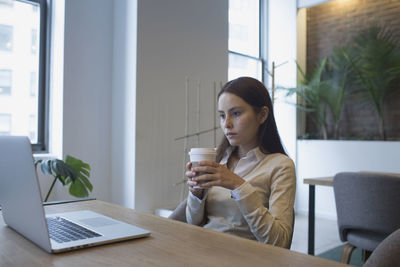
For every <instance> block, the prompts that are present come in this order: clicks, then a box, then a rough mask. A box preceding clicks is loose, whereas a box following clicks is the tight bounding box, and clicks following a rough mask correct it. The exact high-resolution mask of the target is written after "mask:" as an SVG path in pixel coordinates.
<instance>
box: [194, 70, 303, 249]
mask: <svg viewBox="0 0 400 267" xmlns="http://www.w3.org/2000/svg"><path fill="white" fill-rule="evenodd" d="M218 111H219V114H220V123H221V129H222V130H223V132H224V135H225V136H224V138H223V140H222V142H221V144H220V145H219V147H218V149H217V161H216V162H219V163H216V162H210V161H202V162H200V166H198V167H193V168H192V164H191V163H190V162H189V163H188V164H187V172H186V176H187V177H188V186H189V191H190V192H189V196H188V199H187V206H186V220H187V222H188V223H191V224H195V225H202V226H203V227H205V228H209V229H214V230H217V231H221V232H225V233H229V234H233V235H237V236H241V237H245V238H249V239H255V240H258V241H259V242H263V243H268V244H272V245H276V246H280V247H286V248H289V247H290V244H291V239H292V234H293V224H294V212H293V207H294V199H295V190H296V174H295V168H294V164H293V161H292V160H291V159H290V158H289V157H288V156H287V155H286V153H285V151H284V149H283V146H282V144H281V141H280V137H279V134H278V130H277V127H276V123H275V118H274V113H273V109H272V104H271V98H270V96H269V94H268V91H267V89H266V88H265V86H264V85H263V84H262V83H261V82H259V81H258V80H256V79H253V78H250V77H241V78H238V79H235V80H232V81H230V82H228V83H227V84H225V86H224V87H223V88H222V89H221V92H220V93H219V95H218ZM199 172H206V173H207V174H204V175H198V173H199ZM194 187H195V188H194Z"/></svg>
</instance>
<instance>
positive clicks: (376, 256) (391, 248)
mask: <svg viewBox="0 0 400 267" xmlns="http://www.w3.org/2000/svg"><path fill="white" fill-rule="evenodd" d="M399 261H400V229H398V230H397V231H395V232H394V233H392V234H390V235H389V236H388V237H386V238H385V239H384V240H383V241H382V242H381V243H380V244H379V245H378V246H377V247H376V249H375V250H374V252H372V254H371V256H370V257H369V258H368V260H367V262H366V263H365V264H364V265H363V267H391V266H398V265H399Z"/></svg>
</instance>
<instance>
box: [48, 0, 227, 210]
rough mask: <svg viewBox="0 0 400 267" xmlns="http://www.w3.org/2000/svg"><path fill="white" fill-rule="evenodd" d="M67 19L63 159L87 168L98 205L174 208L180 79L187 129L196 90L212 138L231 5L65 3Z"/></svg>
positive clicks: (133, 0)
mask: <svg viewBox="0 0 400 267" xmlns="http://www.w3.org/2000/svg"><path fill="white" fill-rule="evenodd" d="M65 12H66V14H65V53H64V57H65V66H64V125H63V126H64V131H63V135H64V143H63V147H64V154H71V155H72V156H76V157H79V158H81V159H82V160H84V161H86V162H88V163H90V165H91V167H92V175H91V181H92V183H93V185H94V192H93V194H92V196H94V197H96V198H98V199H101V200H106V201H112V202H114V203H118V204H121V205H123V206H128V207H135V208H136V209H139V210H144V211H147V212H153V211H154V209H156V208H160V207H164V206H173V205H176V204H177V203H178V202H179V201H180V199H181V194H182V189H184V188H186V185H184V186H183V185H182V186H174V184H175V183H176V182H178V181H180V180H182V178H183V177H182V176H183V141H174V138H176V137H179V136H182V135H183V133H184V129H185V124H184V122H185V116H184V113H185V77H186V76H187V77H188V78H189V87H190V92H189V93H190V96H191V98H193V99H192V100H191V101H190V113H191V118H192V120H194V118H195V110H196V108H194V107H195V105H196V104H197V102H196V101H195V100H194V98H195V97H196V96H197V93H196V87H197V81H200V82H201V84H200V86H201V92H200V98H201V105H202V106H203V107H202V111H201V121H200V123H201V128H202V129H204V128H206V129H208V128H211V127H212V126H213V124H212V122H213V116H214V115H215V114H214V112H213V108H212V107H213V82H214V81H217V83H218V88H219V83H220V82H222V83H224V82H225V81H226V77H227V64H228V55H227V45H228V1H227V0H218V1H213V0H207V1H196V0H190V1H183V0H174V1H161V0H152V1H149V0H140V1H137V0H119V1H107V0H100V1H97V0H83V1H76V0H66V3H65ZM135 122H136V128H135ZM189 126H190V127H189V131H190V132H193V131H195V130H196V128H197V127H196V125H195V124H193V123H191V124H190V125H189ZM196 145H197V144H196V139H195V138H192V139H191V140H190V141H189V147H190V146H196ZM199 145H201V146H213V135H212V134H211V133H210V134H207V135H205V136H202V137H201V138H200V144H199ZM135 166H136V167H135ZM57 193H58V194H57V195H56V196H57V198H58V199H65V198H70V196H69V195H68V194H67V192H66V191H65V190H64V189H60V188H58V190H57Z"/></svg>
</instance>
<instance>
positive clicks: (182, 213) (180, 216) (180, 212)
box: [168, 199, 187, 222]
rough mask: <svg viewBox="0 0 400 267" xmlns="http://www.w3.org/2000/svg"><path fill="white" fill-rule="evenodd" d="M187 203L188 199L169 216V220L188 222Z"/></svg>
mask: <svg viewBox="0 0 400 267" xmlns="http://www.w3.org/2000/svg"><path fill="white" fill-rule="evenodd" d="M186 202H187V199H185V200H183V201H182V202H181V203H180V204H179V205H178V207H176V208H175V210H174V211H173V212H172V213H171V214H170V215H169V216H168V219H172V220H176V221H180V222H186Z"/></svg>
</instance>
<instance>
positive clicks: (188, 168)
mask: <svg viewBox="0 0 400 267" xmlns="http://www.w3.org/2000/svg"><path fill="white" fill-rule="evenodd" d="M195 176H196V172H194V171H192V163H191V162H188V163H187V164H186V177H187V178H188V181H187V185H188V187H189V191H190V192H192V194H193V195H195V196H196V197H197V198H199V199H202V198H203V192H204V189H200V188H193V187H194V186H196V185H198V184H197V182H195V181H192V178H193V177H195Z"/></svg>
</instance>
